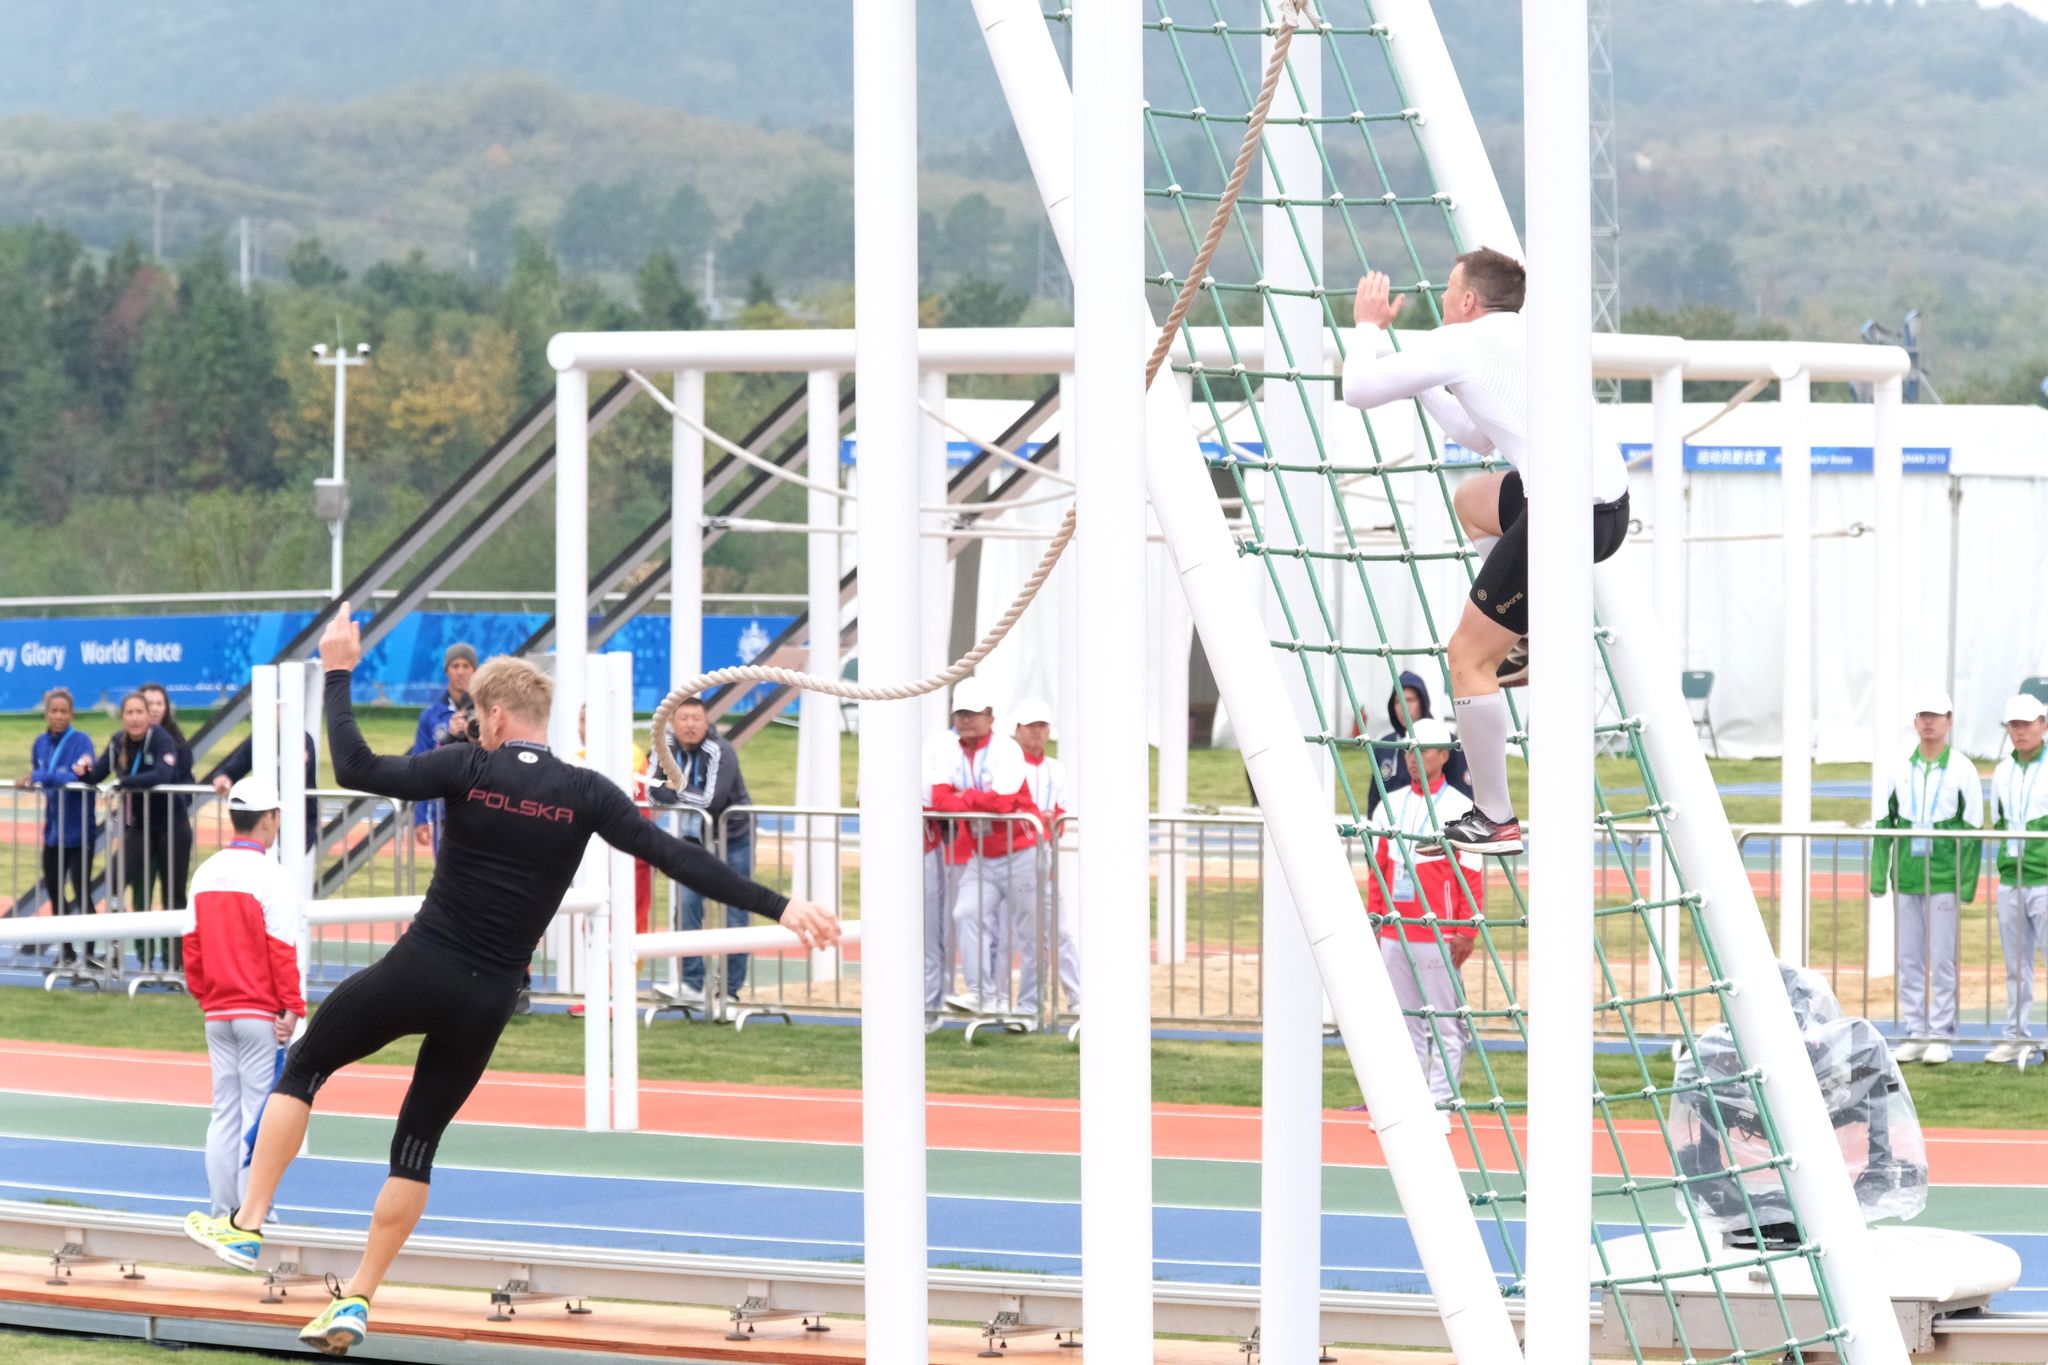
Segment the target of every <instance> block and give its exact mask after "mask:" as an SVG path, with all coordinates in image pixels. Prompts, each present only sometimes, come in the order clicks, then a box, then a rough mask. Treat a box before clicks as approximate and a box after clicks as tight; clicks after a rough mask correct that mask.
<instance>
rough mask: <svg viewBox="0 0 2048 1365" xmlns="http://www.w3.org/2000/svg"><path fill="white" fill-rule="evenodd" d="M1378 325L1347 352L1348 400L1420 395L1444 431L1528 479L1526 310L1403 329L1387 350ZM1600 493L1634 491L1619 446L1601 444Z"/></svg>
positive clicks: (1534, 474)
mask: <svg viewBox="0 0 2048 1365" xmlns="http://www.w3.org/2000/svg"><path fill="white" fill-rule="evenodd" d="M1379 331H1380V329H1379V328H1377V327H1373V326H1371V325H1363V326H1360V327H1359V328H1358V330H1357V331H1356V333H1355V334H1354V335H1353V338H1352V343H1351V346H1350V348H1349V351H1348V352H1347V354H1346V355H1345V357H1344V401H1345V402H1347V403H1349V404H1351V406H1353V407H1355V408H1376V407H1379V406H1381V405H1382V404H1385V403H1398V402H1400V401H1401V400H1403V399H1406V398H1414V399H1419V400H1420V401H1421V403H1422V406H1423V407H1424V408H1425V409H1427V410H1428V412H1429V415H1430V416H1431V417H1434V418H1435V419H1436V421H1437V425H1438V426H1441V427H1442V428H1443V429H1444V434H1445V435H1447V436H1449V437H1450V438H1451V439H1452V440H1454V441H1456V442H1457V443H1458V444H1459V445H1461V446H1463V447H1465V448H1466V449H1467V450H1470V451H1472V452H1474V453H1475V454H1479V455H1485V454H1488V453H1489V452H1492V451H1498V452H1500V455H1501V458H1503V459H1505V460H1506V461H1507V462H1508V463H1509V464H1511V465H1513V466H1514V467H1515V468H1516V469H1518V470H1520V471H1521V473H1522V480H1523V482H1524V484H1525V485H1526V484H1527V483H1528V482H1530V481H1531V480H1532V479H1534V478H1540V477H1541V472H1540V470H1531V469H1530V468H1529V398H1528V389H1529V340H1528V332H1527V330H1526V328H1525V326H1524V324H1523V321H1522V315H1521V314H1520V313H1482V314H1481V315H1480V316H1478V317H1476V318H1474V319H1473V320H1472V321H1470V322H1461V323H1455V324H1453V325H1451V326H1449V327H1439V328H1437V329H1436V330H1434V331H1428V332H1403V333H1402V334H1401V348H1402V349H1401V350H1400V351H1399V352H1397V353H1395V354H1392V355H1387V356H1380V355H1378V354H1377V352H1378V350H1379V344H1378V343H1379V335H1378V334H1379ZM1592 460H1593V500H1594V501H1595V502H1613V501H1614V500H1615V499H1616V498H1619V497H1620V496H1621V495H1622V494H1623V493H1626V492H1627V491H1628V465H1627V464H1626V463H1625V462H1624V461H1623V460H1622V458H1621V451H1620V449H1619V448H1618V447H1617V448H1614V449H1603V448H1601V447H1599V446H1596V447H1595V448H1594V450H1593V452H1592Z"/></svg>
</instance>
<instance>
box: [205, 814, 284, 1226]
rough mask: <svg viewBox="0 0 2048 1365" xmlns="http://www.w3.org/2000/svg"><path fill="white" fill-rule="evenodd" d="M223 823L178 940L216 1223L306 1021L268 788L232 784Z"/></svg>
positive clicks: (243, 1185) (242, 1181)
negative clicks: (207, 1083) (206, 1111)
mask: <svg viewBox="0 0 2048 1365" xmlns="http://www.w3.org/2000/svg"><path fill="white" fill-rule="evenodd" d="M228 822H229V823H230V824H231V825H233V827H234V837H233V839H231V840H230V841H229V842H228V846H227V847H226V848H223V849H222V850H221V851H220V852H218V853H216V854H214V855H213V856H212V857H211V858H208V859H207V860H206V862H205V864H204V865H202V866H201V867H200V869H199V871H198V873H197V874H196V875H195V876H194V877H193V879H192V919H193V923H192V931H191V932H190V933H189V934H187V935H186V936H185V985H186V987H187V989H189V990H190V991H191V992H192V998H193V999H194V1000H197V1001H198V1002H199V1008H200V1009H201V1010H202V1011H203V1012H204V1013H205V1015H206V1053H207V1056H208V1058H209V1059H210V1060H211V1061H212V1063H213V1124H212V1126H211V1127H210V1128H208V1129H207V1131H206V1183H207V1186H208V1189H209V1192H210V1193H211V1195H212V1199H213V1211H214V1213H215V1214H217V1215H219V1216H221V1217H226V1216H227V1215H228V1214H230V1213H232V1212H234V1210H236V1209H238V1208H240V1207H241V1205H242V1196H243V1195H245V1194H246V1193H248V1187H249V1171H248V1168H247V1167H245V1166H244V1165H243V1164H242V1136H243V1134H245V1133H247V1132H248V1131H249V1129H250V1128H252V1127H254V1126H255V1123H256V1119H257V1116H258V1115H260V1114H261V1113H262V1112H263V1102H264V1100H265V1099H267V1098H268V1097H269V1095H270V1090H271V1087H272V1086H273V1085H275V1084H276V1082H277V1067H278V1058H279V1056H280V1054H281V1053H282V1052H283V1049H284V1045H285V1044H286V1043H288V1042H290V1041H291V1036H292V1032H293V1030H295V1029H296V1028H297V1027H298V1023H299V1020H301V1019H303V1018H304V1017H305V1015H306V1001H305V997H304V996H303V995H301V994H300V992H299V904H298V897H297V896H296V895H294V894H293V892H292V889H291V887H290V886H289V885H288V884H287V881H286V877H285V871H284V868H283V867H282V866H281V865H280V864H279V863H278V861H277V859H275V858H273V857H272V856H271V852H270V850H271V847H272V846H273V845H274V844H276V843H277V829H278V824H279V815H278V799H277V787H276V785H275V784H274V783H272V782H270V781H267V780H266V779H264V778H261V777H245V778H243V779H242V780H241V781H239V782H237V783H235V784H234V786H233V787H231V788H230V789H229V791H228Z"/></svg>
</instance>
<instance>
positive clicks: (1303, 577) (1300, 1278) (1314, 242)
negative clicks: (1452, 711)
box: [1083, 29, 1335, 1365]
mask: <svg viewBox="0 0 2048 1365" xmlns="http://www.w3.org/2000/svg"><path fill="white" fill-rule="evenodd" d="M1273 44H1274V39H1273V37H1272V36H1271V35H1270V34H1269V35H1268V36H1266V37H1265V38H1263V39H1262V40H1261V41H1260V52H1259V57H1260V62H1259V64H1260V68H1261V69H1262V70H1263V69H1264V67H1265V64H1266V62H1267V61H1270V60H1271V58H1272V53H1273ZM1322 61H1323V54H1322V51H1321V44H1320V43H1319V42H1318V41H1317V39H1316V35H1315V34H1314V32H1313V31H1312V30H1308V29H1303V30H1302V31H1300V32H1298V33H1296V34H1295V37H1294V44H1293V47H1292V55H1291V57H1290V59H1289V61H1288V71H1287V74H1285V75H1283V76H1282V77H1281V79H1280V88H1279V90H1278V92H1277V93H1276V94H1275V96H1274V99H1273V111H1272V116H1271V119H1270V121H1269V122H1268V124H1267V126H1266V133H1265V140H1266V157H1265V181H1266V194H1265V197H1266V198H1268V199H1277V198H1281V197H1283V196H1284V197H1286V198H1288V199H1292V200H1296V201H1307V202H1305V203H1300V204H1299V205H1298V206H1294V207H1290V206H1287V205H1283V204H1271V203H1269V204H1267V205H1265V206H1264V207H1262V208H1261V209H1260V211H1259V230H1260V251H1261V256H1262V258H1263V264H1264V267H1265V278H1266V280H1267V281H1269V282H1270V283H1271V284H1272V285H1273V286H1274V287H1275V288H1278V289H1300V290H1307V289H1311V288H1313V287H1315V286H1316V285H1318V284H1320V283H1322V268H1323V260H1322V256H1323V252H1322V244H1323V214H1322V210H1321V209H1319V208H1315V207H1311V206H1309V205H1310V204H1312V203H1313V202H1314V201H1315V200H1317V199H1318V198H1319V197H1320V196H1321V193H1322V184H1323V178H1322V163H1321V157H1320V154H1319V152H1318V150H1317V147H1316V143H1315V139H1314V137H1313V136H1312V135H1311V134H1310V131H1309V128H1308V126H1307V125H1306V123H1305V122H1304V121H1302V120H1304V119H1305V118H1314V117H1316V116H1318V115H1320V114H1321V113H1322V111H1323V100H1322ZM1297 234H1299V237H1300V240H1299V241H1297V240H1296V237H1297ZM1083 240H1085V238H1084V239H1083ZM1264 331H1265V368H1266V369H1267V371H1268V372H1269V373H1270V372H1279V371H1288V370H1301V371H1305V372H1308V373H1311V374H1313V373H1320V372H1321V371H1322V368H1323V366H1322V360H1323V354H1322V351H1323V309H1322V305H1321V303H1320V302H1319V301H1317V300H1316V299H1313V298H1304V297H1296V296H1293V295H1281V294H1272V295H1268V296H1267V299H1266V317H1265V327H1264ZM1290 342H1291V343H1292V347H1293V349H1292V351H1291V352H1290V350H1289V343H1290ZM1329 399H1330V394H1329V388H1328V385H1327V384H1323V383H1305V384H1303V385H1301V386H1299V387H1297V385H1296V384H1295V383H1292V382H1290V381H1288V380H1285V379H1276V378H1269V379H1267V380H1265V381H1264V383H1263V386H1262V388H1261V392H1260V408H1261V415H1262V418H1263V422H1264V425H1265V430H1266V439H1267V441H1268V442H1269V444H1268V446H1267V454H1268V455H1269V456H1274V457H1277V458H1279V459H1283V460H1286V461H1289V462H1290V463H1296V464H1314V463H1315V462H1316V461H1317V460H1318V459H1319V458H1320V456H1319V453H1318V446H1317V444H1316V436H1317V426H1318V424H1319V423H1320V422H1321V420H1322V418H1323V414H1324V411H1325V409H1326V407H1327V405H1328V403H1329ZM1330 502H1331V497H1330V481H1329V480H1328V479H1327V478H1325V477H1324V476H1322V475H1320V474H1269V475H1268V476H1267V478H1266V510H1265V516H1264V518H1263V521H1264V524H1265V528H1266V537H1267V540H1268V542H1269V543H1270V544H1271V545H1272V546H1273V547H1274V548H1275V549H1276V550H1283V551H1284V550H1285V549H1287V548H1290V547H1292V546H1295V545H1300V546H1302V547H1304V548H1306V549H1309V550H1327V549H1328V548H1329V541H1330V535H1329V526H1330ZM1297 525H1298V527H1299V532H1300V534H1299V536H1298V537H1297V535H1296V527H1297ZM1275 562H1276V565H1277V571H1278V578H1279V584H1280V593H1276V592H1275V591H1274V589H1273V587H1272V586H1271V585H1270V584H1269V585H1268V586H1267V589H1266V594H1265V596H1266V627H1267V629H1268V630H1269V631H1271V632H1272V638H1274V639H1286V638H1287V637H1288V636H1289V635H1290V634H1291V635H1294V636H1297V637H1299V638H1300V639H1301V640H1302V641H1303V643H1306V644H1312V645H1320V644H1326V643H1328V642H1329V639H1330V629H1329V623H1327V622H1325V621H1324V619H1323V618H1322V616H1321V615H1320V613H1319V609H1318V605H1317V604H1318V601H1319V600H1321V601H1327V600H1328V596H1329V586H1330V573H1329V571H1328V568H1327V561H1322V560H1313V559H1300V560H1290V559H1287V558H1285V557H1282V558H1280V559H1278V560H1276V561H1275ZM1173 586H1174V585H1171V584H1169V586H1168V592H1169V593H1170V594H1172V595H1175V596H1177V595H1178V594H1174V593H1173V592H1172V589H1173ZM1319 589H1320V591H1319ZM1281 593H1284V594H1285V598H1286V601H1287V602H1288V603H1291V604H1292V606H1293V608H1294V625H1293V629H1292V630H1291V631H1290V629H1289V628H1288V625H1287V618H1286V614H1285V613H1284V612H1283V611H1282V609H1281V601H1280V595H1281ZM1182 607H1183V610H1185V600H1183V603H1182ZM1328 671H1329V670H1328V661H1327V659H1325V658H1323V657H1320V656H1319V657H1317V658H1316V672H1317V674H1318V675H1319V681H1321V682H1323V683H1325V684H1327V679H1326V678H1322V677H1321V676H1320V675H1324V674H1327V673H1328ZM1281 676H1282V677H1283V678H1285V679H1286V683H1287V703H1288V711H1289V714H1291V716H1292V718H1293V721H1294V724H1295V726H1296V728H1297V730H1298V731H1299V732H1300V733H1301V734H1304V735H1313V734H1317V733H1319V732H1321V731H1322V730H1323V729H1325V726H1324V724H1323V722H1322V721H1320V720H1318V718H1317V715H1316V698H1315V696H1314V695H1313V694H1312V691H1311V689H1310V685H1309V680H1308V678H1307V676H1306V675H1305V674H1304V673H1303V671H1302V669H1301V667H1300V661H1299V660H1298V659H1295V660H1287V661H1285V662H1284V663H1283V665H1282V667H1281ZM1321 690H1322V692H1323V694H1324V697H1325V698H1326V699H1327V698H1328V697H1329V696H1330V689H1329V687H1328V686H1327V685H1324V686H1323V687H1322V689H1321ZM1332 719H1333V720H1334V717H1333V718H1332ZM1309 761H1310V763H1311V765H1312V766H1313V767H1314V769H1315V788H1314V791H1313V795H1314V797H1315V799H1316V800H1318V801H1320V802H1321V804H1322V808H1323V810H1324V811H1325V812H1326V813H1328V812H1331V811H1333V810H1334V808H1335V807H1334V790H1333V787H1332V782H1333V775H1332V774H1333V770H1332V767H1331V764H1330V751H1329V750H1328V749H1326V748H1323V747H1321V746H1316V745H1312V746H1310V749H1309ZM1163 771H1164V770H1163V768H1162V773H1163ZM1263 891H1264V904H1263V912H1264V931H1263V936H1262V942H1261V951H1262V952H1263V954H1264V964H1263V966H1264V970H1263V972H1262V973H1261V975H1262V977H1263V979H1264V981H1265V983H1266V990H1265V996H1264V1000H1263V1002H1262V1006H1261V1017H1262V1019H1263V1022H1264V1030H1263V1033H1262V1035H1261V1036H1262V1043H1261V1047H1260V1050H1259V1056H1260V1067H1259V1071H1260V1087H1261V1096H1262V1099H1261V1106H1260V1110H1259V1139H1260V1141H1259V1155H1260V1163H1259V1347H1260V1351H1261V1355H1262V1358H1264V1359H1266V1360H1270V1361H1273V1362H1275V1365H1281V1363H1282V1362H1285V1363H1286V1365H1309V1362H1312V1361H1314V1360H1315V1359H1316V1358H1317V1357H1318V1356H1320V1355H1321V1354H1322V1350H1321V1346H1322V1340H1323V1339H1322V1267H1323V1254H1322V1253H1323V1236H1322V1232H1323V1228H1322V1220H1323V1182H1322V1171H1323V1132H1322V1126H1323V994H1322V992H1321V991H1319V990H1314V989H1310V988H1309V983H1311V982H1313V981H1314V980H1315V979H1316V978H1315V970H1316V961H1315V954H1314V952H1313V951H1311V949H1310V948H1309V943H1308V936H1307V934H1306V932H1305V931H1304V930H1303V928H1302V923H1301V916H1300V914H1298V913H1297V912H1296V910H1295V908H1294V897H1293V894H1292V892H1291V891H1290V890H1289V888H1288V885H1287V880H1286V878H1284V877H1267V878H1265V879H1264V887H1263Z"/></svg>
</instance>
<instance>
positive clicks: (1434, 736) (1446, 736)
mask: <svg viewBox="0 0 2048 1365" xmlns="http://www.w3.org/2000/svg"><path fill="white" fill-rule="evenodd" d="M1408 738H1410V739H1412V740H1414V741H1415V742H1416V743H1417V744H1420V745H1421V746H1422V747H1424V748H1425V749H1448V748H1450V747H1451V746H1452V745H1453V744H1455V743H1456V742H1457V740H1456V739H1455V737H1453V736H1452V734H1451V727H1450V726H1448V725H1446V724H1444V723H1443V722H1442V721H1440V720H1438V719H1437V718H1436V717H1435V716H1419V717H1417V718H1416V721H1415V724H1413V725H1411V726H1410V727H1408Z"/></svg>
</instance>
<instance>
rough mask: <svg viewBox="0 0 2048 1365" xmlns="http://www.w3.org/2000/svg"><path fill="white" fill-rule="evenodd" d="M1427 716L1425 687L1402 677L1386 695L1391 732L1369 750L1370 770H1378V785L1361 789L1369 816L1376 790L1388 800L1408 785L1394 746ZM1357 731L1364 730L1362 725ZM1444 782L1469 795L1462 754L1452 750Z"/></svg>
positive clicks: (1416, 676)
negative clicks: (1383, 788) (1381, 789)
mask: <svg viewBox="0 0 2048 1365" xmlns="http://www.w3.org/2000/svg"><path fill="white" fill-rule="evenodd" d="M1428 715H1430V709H1429V686H1428V684H1426V683H1424V682H1423V681H1422V675H1421V674H1420V673H1403V674H1402V675H1401V685H1400V686H1399V687H1397V688H1395V689H1394V690H1393V691H1392V692H1389V693H1388V694H1387V719H1388V720H1389V721H1391V722H1392V723H1393V726H1394V728H1393V729H1392V730H1390V731H1388V732H1387V733H1386V734H1384V735H1381V736H1380V738H1379V740H1378V741H1377V742H1375V743H1374V744H1373V746H1372V748H1371V750H1370V752H1371V754H1372V761H1373V764H1374V766H1376V767H1377V768H1378V769H1379V770H1380V779H1379V781H1378V782H1368V783H1367V784H1366V789H1365V813H1366V814H1367V815H1368V816H1369V815H1371V814H1372V813H1373V811H1375V810H1377V809H1378V808H1379V804H1380V788H1381V786H1383V785H1384V786H1385V787H1386V789H1387V795H1389V796H1392V795H1393V794H1394V793H1395V792H1397V791H1399V790H1401V788H1403V787H1405V786H1407V785H1408V783H1409V777H1408V764H1407V762H1406V760H1405V758H1404V754H1405V752H1406V751H1405V750H1403V749H1401V748H1400V747H1399V745H1398V744H1397V743H1396V742H1395V741H1398V740H1400V739H1401V738H1402V737H1403V736H1405V735H1406V734H1407V733H1408V727H1409V726H1410V725H1413V724H1414V723H1415V722H1416V721H1418V720H1421V719H1423V718H1424V717H1425V716H1428ZM1360 728H1361V729H1362V728H1364V727H1363V726H1362V725H1361V727H1360ZM1444 781H1446V782H1448V783H1450V784H1451V785H1452V786H1453V787H1456V788H1457V789H1458V790H1459V791H1460V792H1462V793H1464V794H1465V795H1466V796H1470V795H1471V794H1472V779H1471V777H1470V776H1469V775H1468V774H1467V772H1466V769H1465V751H1464V750H1462V749H1453V750H1452V751H1451V761H1450V762H1449V763H1446V764H1445V765H1444Z"/></svg>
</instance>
